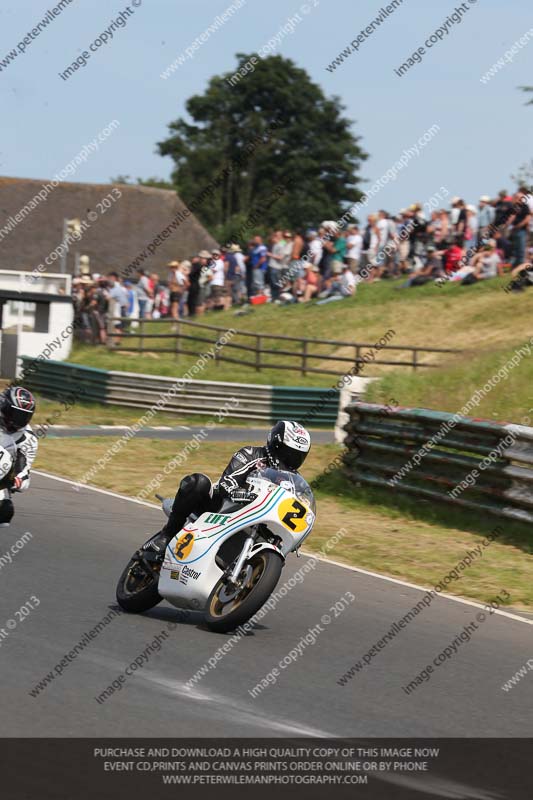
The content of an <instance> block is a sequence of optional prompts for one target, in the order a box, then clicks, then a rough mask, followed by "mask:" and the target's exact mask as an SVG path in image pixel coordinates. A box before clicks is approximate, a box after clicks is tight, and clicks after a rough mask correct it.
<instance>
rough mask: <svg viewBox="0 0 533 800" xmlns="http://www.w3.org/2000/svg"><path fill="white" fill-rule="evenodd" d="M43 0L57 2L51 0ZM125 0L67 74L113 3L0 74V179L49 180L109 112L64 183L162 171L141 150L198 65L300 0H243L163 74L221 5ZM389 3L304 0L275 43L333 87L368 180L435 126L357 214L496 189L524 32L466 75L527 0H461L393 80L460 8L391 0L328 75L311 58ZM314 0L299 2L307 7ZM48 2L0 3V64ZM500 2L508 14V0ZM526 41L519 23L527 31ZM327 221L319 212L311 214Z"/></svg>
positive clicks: (514, 23) (517, 99)
mask: <svg viewBox="0 0 533 800" xmlns="http://www.w3.org/2000/svg"><path fill="white" fill-rule="evenodd" d="M56 1H57V0H56ZM135 2H140V5H138V6H137V7H134V6H133V5H132V0H130V8H131V9H132V10H133V12H134V13H132V14H131V16H130V17H129V19H128V21H127V24H126V26H125V27H123V28H118V29H117V30H116V31H115V33H114V35H113V39H112V40H111V41H110V42H108V43H107V45H106V46H103V47H100V49H99V50H98V51H97V52H96V53H94V54H92V55H91V58H90V59H89V62H88V64H87V66H86V67H84V68H80V69H79V70H78V71H77V72H75V73H74V74H73V75H72V76H71V77H70V79H69V80H67V81H63V80H62V79H61V78H60V77H59V75H58V73H59V72H61V71H63V70H65V69H66V67H68V66H69V64H70V63H71V62H72V61H74V60H75V59H76V58H77V57H78V56H79V55H80V54H81V53H82V52H83V50H88V46H89V44H90V43H91V42H92V41H93V40H94V39H95V38H96V37H97V36H98V35H99V34H100V33H101V32H102V31H104V30H106V28H108V27H109V26H110V24H111V22H112V21H113V20H114V19H115V18H116V17H117V15H118V14H119V13H120V12H121V11H122V10H123V9H124V8H125V7H126V3H125V2H124V3H122V2H121V0H117V1H116V2H115V1H114V0H113V1H112V2H111V3H108V2H105V3H104V2H102V1H101V0H99V1H98V2H91V1H90V0H73V2H72V3H71V4H70V5H69V6H68V7H66V8H65V9H64V10H63V11H62V13H61V14H60V15H59V16H58V17H56V18H55V19H54V20H53V22H52V23H51V24H50V25H49V26H48V27H46V28H45V29H44V30H43V32H42V33H41V34H40V35H39V36H38V37H37V38H35V39H34V40H33V41H32V42H31V44H30V45H28V46H27V48H26V52H25V53H23V54H19V55H18V56H17V57H16V58H15V59H13V60H12V61H11V62H10V63H9V64H8V65H7V66H6V67H4V68H3V69H2V71H1V72H0V92H1V96H2V112H3V113H2V122H3V124H2V131H1V135H0V174H2V175H10V176H18V177H28V178H50V177H52V176H53V175H54V174H55V173H57V172H58V171H59V170H61V169H62V167H64V166H65V164H67V163H68V162H69V161H70V160H71V159H72V158H73V157H74V156H75V155H76V153H78V152H79V151H80V149H81V148H82V146H83V145H84V144H85V143H86V142H88V141H90V140H91V139H92V138H93V137H94V136H96V135H97V133H98V132H99V131H101V130H102V128H104V127H105V126H106V125H107V123H108V122H110V121H111V120H113V119H118V120H119V122H120V127H119V128H118V129H117V130H116V131H114V132H113V134H112V135H111V136H110V137H109V139H108V140H107V141H106V142H105V143H104V144H102V145H101V146H100V149H99V151H98V152H97V153H95V154H93V155H92V156H91V157H90V158H89V159H88V160H87V162H86V163H85V164H84V165H82V166H81V167H80V168H79V169H78V170H77V172H76V175H75V177H74V178H73V179H74V180H77V181H88V182H107V181H108V180H109V178H110V177H111V176H114V175H117V174H119V173H122V174H129V175H132V176H133V177H135V178H136V177H144V178H147V177H149V176H152V175H156V176H160V177H163V178H168V177H169V175H170V172H171V169H172V162H171V160H170V159H169V158H161V157H160V156H158V155H157V154H156V153H155V143H156V142H157V141H158V140H161V139H163V138H165V137H166V135H167V124H168V123H169V122H170V121H171V120H173V119H176V118H177V117H178V116H180V115H181V114H183V113H184V104H185V101H186V99H187V98H188V97H190V96H191V95H193V94H197V93H201V92H202V91H203V90H204V89H205V87H206V85H207V82H208V80H209V78H210V77H211V76H212V75H213V74H217V73H220V72H224V71H226V70H232V71H233V70H234V68H235V65H236V61H235V53H236V52H252V51H254V50H257V49H259V48H260V47H261V46H262V45H264V44H265V43H266V42H267V41H268V40H269V39H270V37H271V36H273V35H275V34H276V33H277V32H278V31H279V29H280V28H281V27H282V26H283V25H284V24H285V22H286V20H287V19H288V17H290V16H292V15H294V14H295V13H297V12H299V10H300V6H301V5H302V2H301V0H289V1H288V2H287V0H270V2H268V3H260V2H258V0H246V2H245V3H244V5H243V6H242V8H241V9H240V10H239V11H238V12H237V13H236V14H235V15H234V16H233V17H232V18H231V19H230V20H229V21H228V22H226V23H225V25H223V26H222V27H221V28H220V29H219V30H218V31H216V32H215V33H213V34H212V35H211V36H210V38H209V40H208V41H207V42H206V43H205V44H203V45H202V46H201V47H200V49H198V50H197V51H196V52H195V53H194V57H193V58H192V59H190V60H188V61H186V63H185V64H184V65H183V66H181V67H180V68H179V69H178V70H177V71H176V72H175V73H174V74H173V75H171V76H170V77H169V78H168V79H167V80H162V79H161V78H160V73H161V72H162V71H163V70H164V69H165V68H166V67H167V66H168V65H169V64H170V63H171V62H172V61H173V60H174V59H175V58H177V56H178V55H179V54H180V53H182V52H183V51H184V50H185V48H186V47H187V46H189V45H190V43H191V41H192V40H194V39H195V38H196V37H197V36H198V35H199V34H201V33H202V32H203V31H205V30H206V29H207V28H208V26H209V24H211V23H212V22H213V20H214V18H215V17H216V15H217V14H221V13H222V12H223V11H224V10H225V9H226V8H227V7H228V6H229V5H230V3H231V0H194V2H190V0H179V2H175V1H174V2H171V0H135ZM387 2H388V0H383V3H381V2H380V0H377V1H376V0H359V2H358V3H357V5H355V4H354V3H353V2H348V0H320V1H319V2H317V0H308V8H309V9H310V10H309V13H308V14H306V15H302V14H300V16H302V22H301V23H298V24H297V25H296V27H295V29H294V31H293V33H292V34H290V35H287V36H285V37H284V38H283V39H282V41H281V43H280V46H279V49H278V52H279V53H281V54H282V55H284V56H288V57H290V58H292V59H294V61H295V62H296V63H297V64H298V65H299V66H301V67H303V68H305V69H306V70H307V71H308V72H309V74H310V75H311V78H312V79H313V80H315V81H317V82H318V83H319V84H320V85H321V86H322V88H323V89H324V91H325V93H326V94H328V95H331V94H336V95H339V96H340V98H341V99H342V101H343V103H344V104H345V105H346V109H347V110H346V114H347V116H349V117H350V118H351V119H353V120H354V130H355V131H356V132H357V133H358V134H359V135H360V136H361V137H362V145H363V147H364V148H365V149H366V150H367V152H369V153H370V155H371V157H370V158H369V159H368V160H367V161H366V162H365V164H364V165H363V175H364V177H365V178H366V179H368V181H369V184H370V183H371V182H372V181H374V180H376V179H377V178H379V176H380V175H382V174H383V173H384V172H385V171H386V170H387V169H388V168H389V167H390V166H392V165H393V164H394V162H395V161H397V159H398V158H399V156H400V155H401V153H402V151H403V150H404V148H409V147H410V146H411V145H413V144H414V143H415V142H416V141H417V139H418V138H419V137H420V136H421V135H422V134H423V133H424V132H425V131H426V130H427V129H428V128H429V127H431V125H433V124H437V125H439V126H440V132H439V134H438V135H437V136H436V137H435V138H434V139H433V140H432V141H431V143H430V144H429V145H428V146H427V147H426V148H425V150H424V151H423V152H422V154H421V156H420V157H419V158H415V159H413V160H412V161H411V162H410V163H409V166H408V167H407V168H406V169H404V170H403V171H402V172H401V173H400V174H399V175H398V178H397V180H396V181H395V182H394V183H389V184H388V186H386V187H384V188H383V189H382V190H381V191H380V193H379V197H376V198H375V199H374V200H373V201H372V202H370V203H369V209H370V210H373V209H375V208H377V207H385V208H388V209H390V210H391V211H392V210H396V209H398V208H400V207H402V206H404V205H405V204H406V203H409V202H414V201H421V202H424V201H425V200H427V199H429V198H430V197H431V195H432V194H433V193H434V192H435V191H437V190H438V189H439V187H441V186H443V185H444V186H446V187H447V188H448V189H449V190H450V192H451V194H458V195H461V196H464V197H465V198H466V199H467V200H468V201H470V202H472V201H476V200H477V198H478V197H479V195H480V194H484V193H488V194H495V193H496V192H497V191H498V190H499V189H501V188H511V187H512V181H511V179H510V175H511V173H513V172H515V171H516V169H517V167H518V166H519V165H520V164H521V163H523V162H525V161H528V160H529V159H531V158H532V157H533V152H532V151H533V147H532V144H531V142H532V136H531V132H532V130H533V106H529V107H528V106H525V105H524V103H525V100H526V96H525V95H523V93H521V92H519V91H518V90H517V88H516V87H517V86H519V85H521V84H524V83H525V84H527V83H529V84H533V38H532V39H531V41H530V42H529V44H526V45H525V46H524V47H523V49H521V50H520V51H519V52H518V53H517V54H516V56H515V57H514V61H513V62H512V63H511V64H508V65H506V66H505V68H504V69H503V70H501V71H500V72H499V73H498V74H496V75H495V76H494V77H493V78H492V79H491V80H490V82H489V83H488V84H486V85H484V84H482V83H481V82H480V77H481V76H482V75H483V74H484V73H485V72H486V71H487V70H488V69H489V68H490V67H491V66H492V64H493V63H494V62H496V61H497V60H498V58H500V57H502V56H503V55H504V53H505V51H506V50H507V49H508V48H510V47H511V46H512V44H513V43H514V42H515V41H516V40H518V39H520V37H521V36H522V35H524V34H525V33H526V31H528V30H530V29H532V28H533V15H532V14H531V3H530V2H526V0H513V2H512V3H502V2H501V0H469V3H470V4H471V7H470V8H469V10H468V13H466V14H465V15H464V19H463V21H462V23H461V24H457V25H454V26H453V27H452V28H451V29H450V33H449V35H448V36H447V37H446V38H445V39H444V40H443V41H442V42H440V43H439V44H438V45H436V46H435V47H434V48H432V49H431V50H429V51H428V52H427V53H426V54H425V57H424V60H423V62H422V63H421V64H417V65H416V66H414V67H413V68H412V69H410V70H409V71H408V72H407V74H405V75H404V76H403V77H402V78H399V77H397V76H396V75H395V74H394V69H395V68H397V67H399V65H400V64H402V63H403V62H404V61H406V59H407V58H408V57H409V56H410V55H411V53H412V52H413V51H414V50H416V49H417V48H418V47H419V45H421V44H423V42H424V40H425V39H426V38H427V37H428V36H429V35H430V34H432V33H433V32H434V31H435V29H436V28H438V27H439V26H440V25H441V24H442V23H443V22H444V21H445V19H446V18H447V17H448V15H449V14H451V13H452V12H453V11H454V8H455V7H456V6H458V5H459V3H458V2H455V3H454V2H453V1H452V2H448V1H447V0H438V2H436V3H428V2H426V1H425V0H404V2H403V4H402V5H401V6H400V7H399V8H397V10H396V11H395V12H394V14H392V15H391V16H390V17H388V19H387V20H386V21H385V22H383V24H382V25H381V26H380V27H379V28H378V29H377V30H376V31H375V32H374V33H373V35H372V36H371V37H370V38H368V39H367V40H366V41H365V42H364V43H363V44H362V45H361V46H360V48H359V51H358V52H357V53H353V54H352V55H351V56H350V58H348V59H347V60H346V61H345V62H344V63H343V64H342V66H340V67H338V68H337V69H336V70H335V71H334V72H333V73H330V72H328V71H327V70H326V66H327V65H328V64H329V63H330V62H331V61H333V59H334V58H335V57H336V56H337V55H338V53H339V52H340V51H342V50H343V49H344V48H345V47H347V46H348V45H349V43H350V41H351V40H352V39H355V38H356V37H357V35H358V34H359V32H360V31H361V29H362V28H364V27H366V26H367V25H368V24H369V23H370V22H371V21H372V20H373V19H374V18H375V17H376V16H377V15H378V14H379V9H380V8H381V7H383V5H387ZM315 3H316V4H317V5H316V7H313V6H314V4H315ZM53 7H54V0H51V2H49V3H46V2H43V0H17V2H10V1H9V0H8V2H7V3H5V2H4V3H2V7H1V9H0V63H1V60H2V59H3V58H5V56H6V55H7V54H8V53H9V52H10V51H11V50H12V49H14V48H17V45H18V43H19V42H20V41H21V40H23V39H24V37H25V35H26V33H27V32H28V31H31V29H32V28H33V27H34V26H35V25H36V24H37V23H38V22H39V21H40V20H41V19H42V17H43V16H44V15H45V14H46V11H47V9H50V8H53ZM511 9H512V10H511ZM532 36H533V33H532ZM325 216H326V214H325Z"/></svg>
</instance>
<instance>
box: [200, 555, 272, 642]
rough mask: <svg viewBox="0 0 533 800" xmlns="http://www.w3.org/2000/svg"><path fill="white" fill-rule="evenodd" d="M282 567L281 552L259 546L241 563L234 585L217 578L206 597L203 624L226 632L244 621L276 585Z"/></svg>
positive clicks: (263, 601)
mask: <svg viewBox="0 0 533 800" xmlns="http://www.w3.org/2000/svg"><path fill="white" fill-rule="evenodd" d="M282 569H283V560H282V558H281V556H279V555H278V554H277V553H274V552H273V551H272V550H262V551H261V552H260V553H256V554H255V555H254V556H252V557H251V558H250V559H249V560H248V561H247V562H246V564H245V565H244V567H243V572H244V573H245V575H244V579H243V581H242V585H241V586H240V587H239V588H238V589H233V587H232V588H231V589H230V588H229V587H228V586H227V584H226V583H224V582H223V581H222V580H220V581H219V582H218V583H217V585H216V586H215V588H214V589H213V591H212V592H211V594H210V596H209V600H208V601H207V606H206V612H205V621H206V623H207V626H208V627H209V628H210V629H211V630H212V631H216V632H217V633H227V632H228V631H233V630H235V628H238V627H239V625H243V624H244V623H245V622H247V621H248V620H249V619H250V618H251V617H253V615H254V614H256V613H257V612H258V611H259V609H260V608H261V607H262V606H263V605H264V604H265V603H266V601H267V600H268V598H269V597H270V595H271V594H272V592H273V591H274V589H275V588H276V584H277V582H278V581H279V577H280V575H281V570H282Z"/></svg>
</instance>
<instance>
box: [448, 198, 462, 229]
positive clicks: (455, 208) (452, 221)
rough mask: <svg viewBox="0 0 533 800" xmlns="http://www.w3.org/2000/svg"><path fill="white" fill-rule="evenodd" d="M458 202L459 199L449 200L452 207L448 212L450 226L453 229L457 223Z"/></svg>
mask: <svg viewBox="0 0 533 800" xmlns="http://www.w3.org/2000/svg"><path fill="white" fill-rule="evenodd" d="M460 202H461V198H460V197H452V199H451V200H450V205H451V207H452V210H451V211H450V225H452V226H453V228H455V226H456V225H457V223H458V222H459V212H460V210H461V209H460V207H459V203H460Z"/></svg>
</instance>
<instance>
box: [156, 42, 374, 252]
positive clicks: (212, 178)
mask: <svg viewBox="0 0 533 800" xmlns="http://www.w3.org/2000/svg"><path fill="white" fill-rule="evenodd" d="M237 59H238V69H237V71H236V72H235V73H231V72H228V73H225V74H223V75H219V76H215V77H213V78H212V79H211V80H210V82H209V85H208V87H207V90H206V91H205V93H204V94H203V95H196V96H194V97H191V98H189V100H188V101H187V103H186V109H187V112H188V114H189V116H190V118H191V120H192V122H190V121H186V120H185V119H183V118H179V119H177V120H176V121H174V122H172V123H170V125H169V130H170V132H171V135H170V136H169V138H168V139H165V140H164V141H162V142H159V143H158V148H159V152H160V154H161V155H163V156H167V155H168V156H171V158H172V159H173V161H174V164H175V168H174V171H173V173H172V181H173V183H174V184H175V185H176V187H177V190H178V193H179V195H180V197H181V198H182V199H183V200H184V201H185V202H186V203H187V204H188V205H189V206H190V207H191V209H192V210H193V211H194V212H195V213H196V215H197V216H198V217H199V218H200V219H201V221H202V222H203V223H204V224H205V225H206V226H208V227H209V228H211V230H213V232H214V233H215V234H216V235H217V237H218V238H219V239H220V241H222V240H225V241H227V240H228V239H229V238H235V237H234V233H235V232H236V231H238V232H239V235H240V236H239V238H240V239H241V241H244V240H245V239H246V238H248V237H249V236H250V235H251V234H252V233H253V232H256V231H257V230H261V229H263V230H264V229H266V228H268V227H273V226H276V227H286V226H287V227H292V228H295V227H300V226H304V225H309V224H317V222H320V221H321V220H322V219H324V218H325V217H327V218H328V219H332V218H336V217H338V216H341V215H342V214H343V213H344V211H345V210H346V208H347V207H349V206H351V205H353V203H355V202H357V200H359V199H360V198H361V196H362V192H361V191H359V189H358V182H359V180H360V178H359V176H358V170H359V168H360V165H361V162H362V161H363V160H364V159H365V158H367V154H366V153H365V152H364V151H363V150H362V149H361V147H360V146H359V137H358V136H355V135H354V134H353V132H352V122H351V120H349V119H347V118H346V117H344V116H343V112H344V106H343V105H342V104H341V102H340V100H339V98H338V97H335V96H334V97H330V98H327V97H326V96H325V95H324V93H323V91H322V89H321V88H320V86H318V84H315V83H313V82H312V81H311V79H310V77H309V76H308V74H307V73H306V71H305V70H303V69H300V68H298V67H297V66H296V65H295V64H294V62H293V61H291V60H289V59H285V58H283V57H281V56H271V57H269V58H264V59H260V58H259V57H258V56H256V55H254V54H251V55H247V54H244V53H239V54H237ZM255 220H258V222H256V221H255ZM248 228H249V230H248ZM247 230H248V232H247Z"/></svg>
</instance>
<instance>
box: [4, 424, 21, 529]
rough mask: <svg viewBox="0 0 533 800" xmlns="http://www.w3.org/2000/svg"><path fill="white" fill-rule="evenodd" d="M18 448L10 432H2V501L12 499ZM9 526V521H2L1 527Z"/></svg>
mask: <svg viewBox="0 0 533 800" xmlns="http://www.w3.org/2000/svg"><path fill="white" fill-rule="evenodd" d="M16 459H17V448H16V447H15V445H14V444H13V442H12V440H11V437H10V436H9V434H0V501H2V500H10V499H11V494H12V492H11V487H12V486H13V480H14V478H15V465H16ZM5 527H9V523H7V522H0V528H5Z"/></svg>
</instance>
